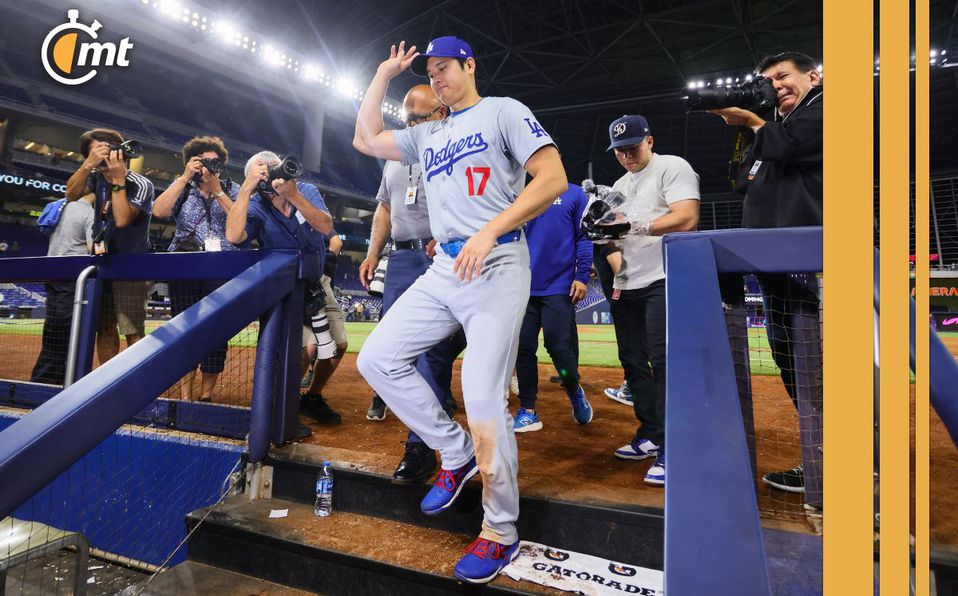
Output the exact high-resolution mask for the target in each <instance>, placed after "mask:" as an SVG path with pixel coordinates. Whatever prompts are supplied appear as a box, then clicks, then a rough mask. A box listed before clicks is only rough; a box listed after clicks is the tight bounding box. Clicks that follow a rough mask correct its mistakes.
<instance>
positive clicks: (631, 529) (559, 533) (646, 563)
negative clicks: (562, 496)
mask: <svg viewBox="0 0 958 596" xmlns="http://www.w3.org/2000/svg"><path fill="white" fill-rule="evenodd" d="M324 460H328V461H330V462H332V467H333V475H334V477H335V481H336V482H335V490H334V492H333V509H334V510H336V511H342V512H350V513H358V514H361V515H368V516H373V517H378V518H384V519H387V520H392V521H396V522H401V523H404V524H410V525H414V526H421V527H426V528H432V529H435V530H441V531H447V532H457V533H462V534H465V535H474V534H477V533H478V532H479V528H480V526H481V524H482V505H481V497H482V483H481V482H480V481H479V480H478V478H477V479H474V480H472V481H471V482H470V483H469V484H468V485H467V486H466V487H465V488H464V489H463V491H462V493H461V494H460V496H459V498H458V499H457V501H456V504H455V505H453V506H452V507H451V508H450V509H449V510H448V511H446V512H444V513H443V514H442V515H436V516H428V515H425V514H423V513H422V512H421V511H420V509H419V504H420V501H421V500H422V498H423V497H424V496H425V494H426V492H427V491H428V490H429V487H430V486H431V482H429V483H423V484H420V485H396V484H393V483H392V482H391V477H392V470H393V466H395V462H394V461H386V458H384V457H383V456H378V455H374V454H369V453H360V452H356V451H349V450H344V449H329V448H321V447H318V446H315V445H292V446H288V447H285V448H282V449H275V450H273V451H272V452H271V453H270V455H269V458H268V461H267V463H268V464H269V465H271V466H273V497H276V498H281V499H287V500H290V501H296V502H298V503H303V504H308V505H310V506H311V505H312V504H313V502H314V501H315V498H316V476H317V474H318V473H319V470H320V469H321V466H322V462H323V461H324ZM519 511H520V514H519V521H518V530H519V537H520V538H522V539H523V540H529V541H532V542H538V543H540V544H547V545H549V546H551V547H553V548H559V549H568V550H572V551H576V552H581V553H586V554H590V555H594V556H597V557H603V558H608V559H611V560H613V561H621V562H623V563H629V564H633V565H639V566H641V567H646V568H650V569H662V565H663V552H662V543H663V530H664V518H663V511H662V509H658V508H652V507H641V506H638V505H611V504H596V503H576V502H569V501H561V500H555V499H548V498H542V497H533V496H528V495H520V501H519ZM473 537H474V536H473Z"/></svg>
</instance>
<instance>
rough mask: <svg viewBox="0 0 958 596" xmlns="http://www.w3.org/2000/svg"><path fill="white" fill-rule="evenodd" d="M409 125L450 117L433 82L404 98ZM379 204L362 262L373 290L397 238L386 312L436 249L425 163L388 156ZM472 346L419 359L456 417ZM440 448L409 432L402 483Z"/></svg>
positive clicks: (456, 339)
mask: <svg viewBox="0 0 958 596" xmlns="http://www.w3.org/2000/svg"><path fill="white" fill-rule="evenodd" d="M403 109H404V110H405V112H406V124H407V125H408V126H410V127H412V126H416V125H417V124H421V123H423V122H428V121H431V120H441V119H443V118H444V117H445V116H446V110H447V108H446V106H444V105H442V103H441V102H440V101H439V98H438V97H436V94H435V93H433V91H432V88H430V87H429V85H417V86H415V87H413V88H412V89H410V90H409V92H408V93H407V94H406V98H405V99H404V100H403ZM376 200H377V201H379V205H378V206H377V207H376V213H375V214H374V215H373V227H372V234H371V237H370V239H369V249H368V250H367V252H366V260H365V261H363V263H362V265H360V266H359V278H360V280H361V281H362V284H363V286H365V287H366V289H369V283H370V282H371V281H372V279H373V275H374V273H375V271H376V267H377V266H378V265H379V260H380V258H381V256H382V252H383V248H384V247H385V245H386V242H387V241H388V240H389V239H390V238H392V242H393V251H392V253H391V255H390V256H389V268H388V269H387V271H386V279H385V282H384V286H385V287H384V289H383V312H382V315H385V314H386V311H387V310H388V309H389V307H390V306H392V304H393V303H394V302H396V299H398V298H399V296H401V295H402V294H403V292H405V291H406V290H407V289H409V286H411V285H412V284H413V282H414V281H416V280H417V279H418V278H419V276H421V275H422V274H423V273H425V272H426V270H427V269H429V265H431V264H432V256H433V255H434V254H435V252H436V251H435V248H434V246H435V241H434V240H433V239H432V233H431V232H430V231H429V211H428V208H427V205H426V194H425V192H424V190H423V186H422V169H421V167H420V165H419V163H414V164H411V165H402V164H401V163H399V162H398V161H387V162H386V165H385V167H384V168H383V178H382V182H381V183H380V185H379V193H378V194H377V195H376ZM465 346H466V338H465V335H464V334H463V333H462V331H461V330H460V331H459V332H458V333H456V334H455V335H453V336H452V337H450V338H449V339H447V340H446V341H443V342H441V343H440V344H438V345H437V346H435V347H434V348H432V349H431V350H429V351H428V352H426V353H425V354H423V356H422V357H420V358H419V361H418V364H417V369H418V370H419V372H420V374H422V376H423V377H424V378H425V380H426V382H427V383H428V384H429V386H430V387H431V388H432V390H433V391H434V392H435V394H436V397H437V398H438V399H439V403H440V405H442V407H443V409H444V410H445V411H446V413H448V414H449V415H450V417H451V416H452V414H453V412H454V409H455V402H453V398H452V392H451V391H450V389H449V385H450V384H451V382H452V363H453V362H454V361H455V359H456V356H458V355H459V353H460V352H462V350H463V349H464V348H465ZM386 409H387V408H386V404H385V403H384V402H383V400H382V398H381V397H379V396H378V395H374V396H373V399H372V403H370V405H369V411H367V412H366V419H367V420H384V419H385V418H386ZM436 465H437V461H436V452H435V451H433V450H432V449H430V448H429V447H428V446H427V445H426V444H425V443H423V441H422V439H420V438H419V436H418V435H417V434H416V433H414V432H413V431H411V430H410V431H409V435H408V436H407V438H406V449H405V453H404V454H403V457H402V460H400V462H399V466H398V467H397V468H396V471H395V472H394V473H393V478H392V479H393V482H394V483H396V484H413V483H418V482H422V481H424V480H426V479H427V478H429V476H431V475H432V473H433V472H434V471H435V469H436Z"/></svg>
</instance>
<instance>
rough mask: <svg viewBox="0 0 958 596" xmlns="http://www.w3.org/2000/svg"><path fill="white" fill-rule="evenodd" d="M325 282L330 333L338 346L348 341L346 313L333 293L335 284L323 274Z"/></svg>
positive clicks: (323, 281)
mask: <svg viewBox="0 0 958 596" xmlns="http://www.w3.org/2000/svg"><path fill="white" fill-rule="evenodd" d="M320 282H321V283H322V284H323V291H324V292H326V318H327V319H329V334H330V335H332V336H333V342H335V343H336V345H337V346H341V345H343V344H344V343H346V315H344V314H343V309H342V308H341V307H340V306H339V302H338V301H337V300H336V296H335V295H334V294H333V284H332V282H331V281H330V279H329V277H327V276H325V275H324V276H323V278H322V279H321V280H320Z"/></svg>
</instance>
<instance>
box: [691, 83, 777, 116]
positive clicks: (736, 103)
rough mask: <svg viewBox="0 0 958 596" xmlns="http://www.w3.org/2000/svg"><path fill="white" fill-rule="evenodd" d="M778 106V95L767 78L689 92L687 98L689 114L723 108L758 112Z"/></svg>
mask: <svg viewBox="0 0 958 596" xmlns="http://www.w3.org/2000/svg"><path fill="white" fill-rule="evenodd" d="M777 104H778V94H777V93H775V89H774V88H773V87H772V81H771V80H769V79H767V78H765V77H755V79H753V80H751V81H746V82H744V83H742V84H741V85H734V86H729V87H717V88H703V89H691V90H689V95H688V97H686V98H685V109H686V111H688V112H703V111H705V110H719V109H721V108H742V109H743V110H748V111H750V112H757V111H760V110H765V109H767V108H773V107H775V106H776V105H777Z"/></svg>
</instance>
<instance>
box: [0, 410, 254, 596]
mask: <svg viewBox="0 0 958 596" xmlns="http://www.w3.org/2000/svg"><path fill="white" fill-rule="evenodd" d="M23 415H25V414H24V413H23V411H16V410H13V409H0V424H3V425H4V426H7V425H9V424H11V423H13V422H14V421H15V420H17V419H18V418H19V417H21V416H23ZM0 436H2V435H0ZM244 447H245V443H243V442H242V441H238V440H233V439H224V438H221V437H214V436H211V435H204V434H199V433H190V432H183V431H176V430H168V429H162V428H149V427H143V426H138V425H125V426H123V427H122V428H120V429H119V430H118V431H116V432H115V433H114V434H113V435H111V436H110V437H108V438H107V439H105V440H104V441H103V442H102V443H100V444H99V445H98V446H96V447H95V448H93V449H92V450H90V451H89V452H88V453H86V454H85V455H84V456H83V457H82V458H81V459H80V460H79V461H78V462H77V463H75V464H74V465H73V466H71V467H70V468H69V469H68V470H67V471H66V472H64V473H63V474H61V475H60V476H59V477H57V478H56V480H54V481H53V482H51V483H50V484H49V485H47V486H46V487H44V488H43V489H41V490H40V491H38V492H36V493H35V494H34V495H33V496H32V497H31V498H30V500H29V501H27V502H26V503H25V504H23V505H22V506H20V507H19V508H18V509H17V510H16V511H14V512H13V514H12V516H11V517H9V518H7V520H5V523H7V527H6V528H4V527H2V526H0V561H10V562H11V563H13V565H12V566H11V567H10V568H9V569H8V570H7V572H6V578H5V582H6V583H5V586H6V592H5V593H6V594H7V595H14V594H71V593H73V591H74V581H75V579H76V575H77V574H78V573H79V574H82V577H81V578H80V581H81V582H82V583H83V584H84V585H85V586H87V588H88V590H87V593H90V594H98V593H102V594H115V593H117V592H119V591H120V590H122V589H123V588H125V587H127V586H129V585H131V584H143V583H144V582H145V581H146V580H148V579H149V578H150V576H151V575H152V574H153V573H155V572H157V571H160V570H161V569H163V568H166V567H167V566H171V565H175V564H176V563H179V562H181V561H183V560H184V559H185V549H184V548H183V544H185V540H186V523H185V518H186V515H187V514H188V513H190V512H191V511H194V510H196V509H199V508H201V507H206V506H209V505H212V504H215V503H218V502H219V501H220V500H221V499H222V498H223V497H224V496H226V495H228V494H232V493H233V492H234V490H236V489H237V488H241V486H242V485H241V482H242V479H241V477H242V469H243V468H242V462H243V455H242V452H243V449H244ZM4 530H6V532H4ZM64 537H69V540H64ZM83 550H88V552H89V560H88V561H86V562H85V563H84V561H83V560H82V556H81V552H82V551H83ZM128 593H130V592H128ZM132 593H136V591H134V592H132Z"/></svg>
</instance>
